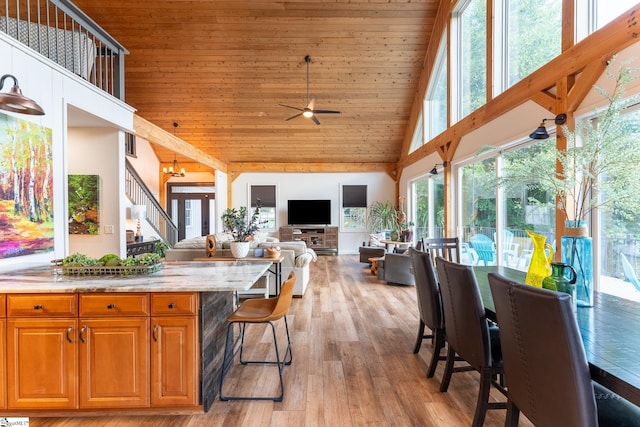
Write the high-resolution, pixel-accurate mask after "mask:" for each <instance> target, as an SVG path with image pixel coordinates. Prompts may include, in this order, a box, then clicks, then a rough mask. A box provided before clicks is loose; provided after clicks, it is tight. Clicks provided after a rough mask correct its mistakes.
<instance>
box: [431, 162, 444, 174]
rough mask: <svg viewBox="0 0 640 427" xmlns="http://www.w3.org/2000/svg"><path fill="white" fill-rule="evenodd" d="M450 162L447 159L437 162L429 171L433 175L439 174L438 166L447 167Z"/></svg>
mask: <svg viewBox="0 0 640 427" xmlns="http://www.w3.org/2000/svg"><path fill="white" fill-rule="evenodd" d="M448 164H449V163H447V162H446V161H445V162H442V163H436V164H435V165H433V169H431V170H430V171H429V173H430V174H431V175H438V166H442V167H444V168H446V167H447V165H448Z"/></svg>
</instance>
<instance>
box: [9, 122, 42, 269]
mask: <svg viewBox="0 0 640 427" xmlns="http://www.w3.org/2000/svg"><path fill="white" fill-rule="evenodd" d="M52 146H53V144H52V138H51V129H50V128H46V127H43V126H40V125H38V124H36V123H33V122H30V121H27V120H22V119H17V118H15V117H11V116H7V115H5V114H0V258H10V257H16V256H23V255H32V254H38V253H45V252H51V251H53V243H54V242H53V240H54V239H53V236H54V233H53V228H54V224H53V160H52Z"/></svg>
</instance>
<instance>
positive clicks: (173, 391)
mask: <svg viewBox="0 0 640 427" xmlns="http://www.w3.org/2000/svg"><path fill="white" fill-rule="evenodd" d="M197 296H198V295H197V294H195V293H162V294H152V297H151V314H152V318H151V325H152V326H151V327H152V336H151V406H154V407H163V406H184V405H186V406H192V405H197V404H198V385H199V383H200V382H199V381H198V379H199V375H198V360H199V357H198V354H199V350H198V328H197V324H198V323H197V314H198V298H197Z"/></svg>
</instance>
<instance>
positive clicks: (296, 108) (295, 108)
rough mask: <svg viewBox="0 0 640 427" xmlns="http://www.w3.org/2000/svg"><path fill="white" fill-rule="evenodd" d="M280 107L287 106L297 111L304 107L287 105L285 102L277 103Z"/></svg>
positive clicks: (302, 109)
mask: <svg viewBox="0 0 640 427" xmlns="http://www.w3.org/2000/svg"><path fill="white" fill-rule="evenodd" d="M278 105H279V106H281V107H287V108H293V109H294V110H298V111H304V108H298V107H293V106H291V105H287V104H278Z"/></svg>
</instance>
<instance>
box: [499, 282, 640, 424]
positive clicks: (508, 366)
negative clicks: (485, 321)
mask: <svg viewBox="0 0 640 427" xmlns="http://www.w3.org/2000/svg"><path fill="white" fill-rule="evenodd" d="M489 286H490V287H491V294H492V295H493V302H494V306H495V309H496V316H497V319H498V324H499V325H500V340H501V343H502V349H503V350H502V351H503V358H504V370H505V379H506V381H507V385H508V387H509V390H508V393H507V400H508V403H507V420H506V423H505V426H517V425H518V418H519V414H520V412H522V413H523V414H524V415H525V416H526V417H527V418H528V419H529V420H530V421H531V422H532V423H533V424H535V425H536V426H537V427H545V426H550V427H551V426H553V427H555V426H563V427H564V426H566V427H589V426H598V425H599V426H601V427H602V426H617V427H622V426H638V425H640V409H639V408H638V407H637V406H635V405H632V404H631V403H629V402H627V401H626V400H624V399H622V398H621V397H620V396H618V395H616V394H614V393H612V392H611V391H609V390H607V389H605V388H604V387H602V386H600V385H598V384H596V383H593V382H592V381H591V378H590V374H589V365H588V363H587V357H586V354H585V351H584V347H583V344H582V339H581V337H580V331H579V330H578V324H577V322H576V316H575V314H574V312H573V308H572V304H571V297H570V295H569V294H565V293H561V292H555V291H549V290H546V289H542V288H536V287H534V286H529V285H524V284H519V283H515V282H512V281H510V280H508V279H506V278H505V277H503V276H500V275H498V274H495V273H491V274H489ZM594 390H595V393H594Z"/></svg>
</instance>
